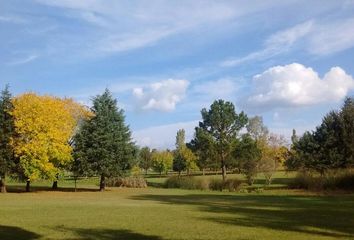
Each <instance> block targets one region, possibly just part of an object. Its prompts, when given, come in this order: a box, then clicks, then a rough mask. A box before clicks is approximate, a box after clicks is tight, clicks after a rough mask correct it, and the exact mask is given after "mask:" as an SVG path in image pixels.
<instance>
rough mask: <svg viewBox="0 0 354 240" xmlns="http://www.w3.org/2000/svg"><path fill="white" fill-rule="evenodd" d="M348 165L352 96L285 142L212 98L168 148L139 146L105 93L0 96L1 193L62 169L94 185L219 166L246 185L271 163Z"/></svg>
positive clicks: (309, 167) (269, 170) (352, 159)
mask: <svg viewBox="0 0 354 240" xmlns="http://www.w3.org/2000/svg"><path fill="white" fill-rule="evenodd" d="M353 165H354V100H353V98H347V99H346V100H345V102H344V105H343V107H342V108H341V109H340V110H339V111H331V112H330V113H328V114H327V115H326V116H325V117H324V118H323V121H322V124H321V125H320V126H318V127H317V128H316V130H315V131H312V132H305V133H304V134H303V136H301V137H298V136H296V133H295V131H294V133H293V136H292V143H291V144H289V143H287V141H286V140H285V139H284V137H282V136H281V135H277V134H274V133H270V132H269V130H268V128H267V127H266V126H265V125H264V123H263V120H262V117H260V116H254V117H248V116H247V115H246V114H245V113H244V112H243V111H241V112H239V113H237V112H236V110H235V106H234V105H233V103H231V102H228V101H224V100H216V101H214V102H213V103H212V104H211V106H210V108H209V109H202V110H201V121H200V122H199V124H198V126H197V127H196V128H195V132H194V137H193V139H192V140H191V141H190V142H187V143H186V141H185V131H184V130H183V129H180V130H179V131H178V132H177V135H176V145H175V149H173V150H169V149H167V150H156V149H153V150H151V149H149V148H148V147H143V148H139V147H138V146H136V145H135V143H134V142H133V140H132V137H131V131H130V129H129V127H128V125H126V124H125V116H124V112H123V110H122V109H119V108H118V107H117V101H116V99H114V98H113V96H112V94H111V93H110V92H109V90H106V91H105V92H104V93H103V94H101V95H97V96H95V97H94V98H93V99H92V107H91V108H88V107H85V106H83V105H81V104H79V103H77V102H75V101H73V100H72V99H69V98H58V97H54V96H49V95H37V94H35V93H24V94H21V95H19V96H16V97H12V96H11V94H10V92H9V88H8V87H6V88H5V89H4V90H3V91H2V92H1V97H0V189H1V192H6V181H5V179H6V177H7V176H11V177H12V178H19V179H21V180H25V181H26V182H27V184H26V190H27V191H29V190H30V183H31V182H32V181H34V180H37V179H49V180H52V181H53V188H57V187H58V186H57V183H58V179H59V178H60V177H61V176H62V175H63V174H64V173H65V172H70V173H71V175H72V176H73V177H74V179H75V182H76V180H77V179H78V178H79V177H81V176H99V177H100V190H104V189H105V186H106V182H107V179H108V178H112V177H124V176H127V175H129V174H130V173H131V172H132V169H133V171H136V169H138V171H139V169H143V170H144V171H145V173H147V172H148V171H149V170H150V169H152V170H154V171H155V172H157V173H159V174H160V175H162V174H167V173H168V172H169V171H172V170H173V171H175V172H177V173H178V176H180V175H181V174H182V173H185V174H186V175H187V176H188V175H190V173H191V172H193V171H199V170H201V171H202V172H203V174H204V172H205V170H207V171H209V172H210V171H215V172H216V171H218V170H221V173H222V179H223V182H224V183H226V182H227V173H228V172H236V173H242V174H244V175H245V176H246V179H247V182H248V184H250V185H252V184H253V182H254V179H255V177H256V176H257V174H260V173H262V174H264V176H265V179H266V182H267V184H270V183H271V181H272V177H273V175H274V173H275V172H276V171H277V169H279V167H286V169H288V170H297V171H315V172H318V173H319V174H320V175H323V174H325V173H326V172H327V171H328V170H333V169H344V168H350V167H352V166H353Z"/></svg>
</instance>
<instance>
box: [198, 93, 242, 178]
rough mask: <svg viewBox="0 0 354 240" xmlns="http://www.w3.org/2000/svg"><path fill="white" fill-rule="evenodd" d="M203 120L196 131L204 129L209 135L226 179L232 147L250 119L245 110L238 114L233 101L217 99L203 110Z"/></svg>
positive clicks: (204, 132)
mask: <svg viewBox="0 0 354 240" xmlns="http://www.w3.org/2000/svg"><path fill="white" fill-rule="evenodd" d="M201 114H202V121H201V122H199V128H200V129H196V131H203V134H206V135H208V139H209V140H210V142H209V144H211V145H213V147H212V148H213V149H215V151H216V154H217V158H216V159H217V160H218V161H219V163H220V165H221V170H222V177H223V180H224V181H225V180H226V166H227V163H228V160H230V159H231V157H232V156H231V152H232V150H233V149H232V147H233V146H234V142H235V141H236V137H237V134H238V132H239V131H240V130H241V129H242V128H243V127H244V126H245V125H246V123H247V121H248V119H247V116H246V114H245V113H244V112H241V113H240V114H237V113H236V111H235V106H234V105H233V104H232V103H231V102H227V101H226V102H225V101H224V100H221V99H220V100H217V101H214V103H213V104H212V105H211V106H210V109H209V110H206V109H205V108H204V109H202V111H201Z"/></svg>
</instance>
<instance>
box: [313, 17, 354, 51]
mask: <svg viewBox="0 0 354 240" xmlns="http://www.w3.org/2000/svg"><path fill="white" fill-rule="evenodd" d="M308 42H309V43H308V46H307V50H308V51H309V52H310V53H312V54H315V55H327V54H332V53H336V52H340V51H343V50H345V49H348V48H351V47H353V46H354V18H349V19H344V20H339V21H334V22H330V23H327V24H323V25H319V26H318V27H317V28H316V29H315V31H314V32H313V33H312V34H311V35H310V36H309V39H308Z"/></svg>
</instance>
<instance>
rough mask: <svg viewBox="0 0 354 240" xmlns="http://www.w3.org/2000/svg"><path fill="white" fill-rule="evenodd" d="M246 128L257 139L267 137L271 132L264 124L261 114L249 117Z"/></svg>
mask: <svg viewBox="0 0 354 240" xmlns="http://www.w3.org/2000/svg"><path fill="white" fill-rule="evenodd" d="M246 128H247V132H248V134H249V135H250V136H251V137H252V138H253V139H255V140H260V139H265V138H267V136H268V134H269V130H268V128H267V127H266V126H265V125H264V123H263V118H262V117H261V116H254V117H252V118H249V120H248V124H247V126H246Z"/></svg>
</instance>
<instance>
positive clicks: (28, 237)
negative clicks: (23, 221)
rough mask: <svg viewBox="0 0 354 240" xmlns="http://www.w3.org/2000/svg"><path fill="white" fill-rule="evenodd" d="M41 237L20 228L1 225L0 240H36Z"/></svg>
mask: <svg viewBox="0 0 354 240" xmlns="http://www.w3.org/2000/svg"><path fill="white" fill-rule="evenodd" d="M40 237H41V236H40V235H38V234H37V233H34V232H30V231H27V230H24V229H22V228H19V227H12V226H2V225H0V239H1V240H14V239H16V240H34V239H39V238H40Z"/></svg>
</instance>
